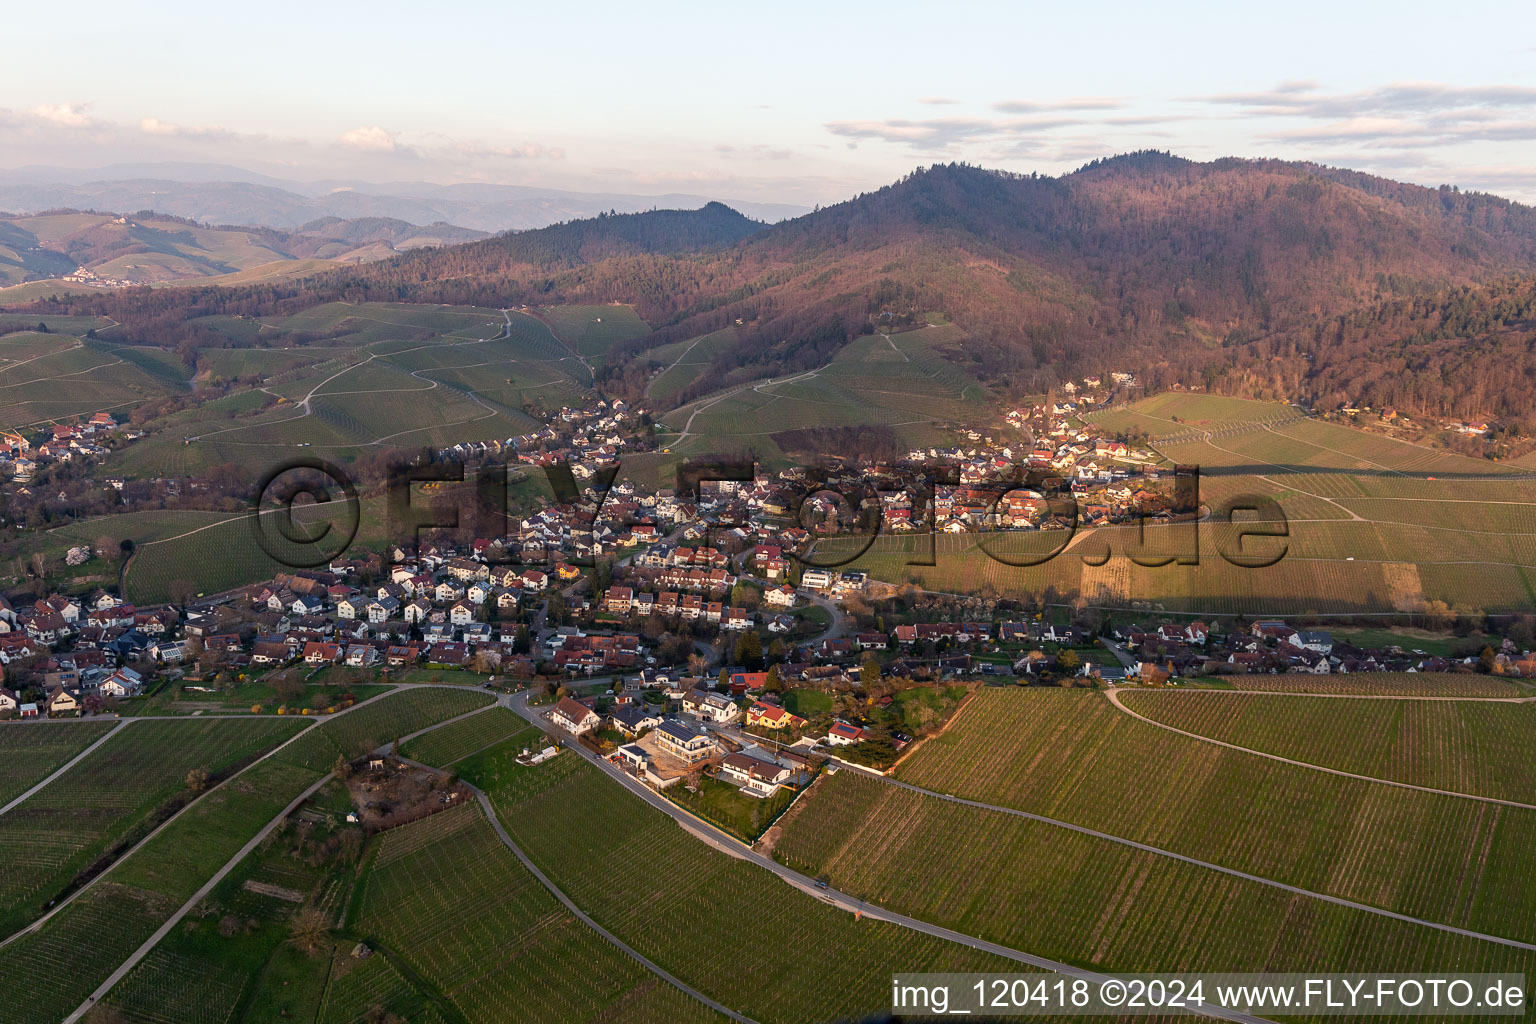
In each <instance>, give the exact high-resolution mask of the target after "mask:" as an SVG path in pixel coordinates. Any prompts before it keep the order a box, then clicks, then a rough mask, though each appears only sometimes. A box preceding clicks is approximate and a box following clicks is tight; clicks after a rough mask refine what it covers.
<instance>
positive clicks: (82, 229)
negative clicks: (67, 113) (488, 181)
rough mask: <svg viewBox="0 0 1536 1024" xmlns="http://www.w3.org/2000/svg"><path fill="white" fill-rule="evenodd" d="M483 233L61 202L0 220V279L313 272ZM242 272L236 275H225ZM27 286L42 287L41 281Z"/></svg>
mask: <svg viewBox="0 0 1536 1024" xmlns="http://www.w3.org/2000/svg"><path fill="white" fill-rule="evenodd" d="M484 235H485V233H484V232H482V231H473V230H470V229H469V228H460V227H454V226H453V225H451V224H432V225H429V226H426V227H418V226H416V225H414V224H408V223H406V222H405V221H402V220H391V219H389V218H384V217H365V218H357V219H353V220H341V219H339V218H335V217H323V218H321V219H319V220H314V221H311V222H309V223H308V224H304V225H302V226H300V227H299V228H298V229H297V230H294V231H276V230H273V229H271V228H206V227H202V226H200V225H198V224H197V223H196V222H194V221H191V220H183V219H179V218H175V217H169V216H166V215H163V214H146V215H140V214H131V215H126V216H124V215H118V214H112V213H81V212H78V211H69V210H61V211H56V212H52V213H46V214H40V215H37V216H20V217H4V218H0V286H4V285H17V284H22V283H24V282H28V281H42V280H46V279H58V278H68V279H69V280H66V281H65V282H64V284H63V285H61V286H58V287H64V288H66V290H67V289H68V288H69V287H75V288H76V289H77V290H80V289H89V288H91V287H93V285H99V284H110V285H123V284H165V283H169V282H173V281H182V280H187V279H204V278H224V277H226V276H228V275H242V274H246V275H249V273H250V272H253V271H256V269H257V268H259V267H269V268H270V267H272V266H273V265H274V264H277V265H279V266H281V267H282V268H283V269H284V271H285V272H287V273H298V272H304V271H308V272H314V271H315V270H317V269H319V268H321V267H323V266H325V265H326V264H325V263H322V262H320V261H336V262H343V263H362V262H366V261H368V260H376V259H383V258H385V257H388V256H393V255H395V254H396V253H398V252H400V251H403V250H406V249H410V248H414V247H416V246H422V245H451V244H453V243H456V242H467V241H471V240H473V239H476V238H482V237H484ZM280 261H281V262H280ZM288 264H292V266H288ZM267 273H271V271H270V270H269V271H268V272H267ZM247 279H248V276H247V277H235V278H232V279H231V283H242V282H243V281H245V280H247ZM49 287H50V288H53V287H54V286H52V285H51V284H50V286H49ZM30 290H32V291H35V292H37V293H38V294H41V293H42V291H43V290H45V289H41V288H40V287H39V288H33V289H30Z"/></svg>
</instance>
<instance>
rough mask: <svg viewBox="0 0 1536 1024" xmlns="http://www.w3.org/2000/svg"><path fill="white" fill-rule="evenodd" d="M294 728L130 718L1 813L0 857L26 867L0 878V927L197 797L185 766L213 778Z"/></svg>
mask: <svg viewBox="0 0 1536 1024" xmlns="http://www.w3.org/2000/svg"><path fill="white" fill-rule="evenodd" d="M34 728H38V729H39V730H47V729H49V728H50V727H49V726H39V727H34ZM298 728H299V726H298V724H297V723H294V722H285V721H280V720H276V719H249V720H245V721H241V720H231V719H209V720H207V721H183V722H167V721H154V720H146V721H135V722H131V723H130V724H129V725H128V726H127V727H126V728H124V729H122V730H120V731H119V732H118V733H117V734H116V735H114V736H113V737H111V738H110V739H109V740H107V742H106V743H104V744H102V745H101V746H100V747H98V748H97V749H96V750H95V751H93V752H92V753H91V754H90V755H89V756H87V757H86V758H85V759H84V760H82V761H81V762H80V763H79V764H77V765H75V766H74V767H72V768H70V769H69V770H68V771H67V772H65V773H63V774H62V775H60V776H58V777H57V778H55V779H53V780H52V781H50V782H49V783H48V785H47V786H45V787H44V788H43V789H41V790H39V791H38V792H37V793H35V794H33V795H32V796H30V797H28V798H27V799H26V800H24V801H23V802H22V803H20V804H18V805H16V806H15V807H13V808H11V810H10V811H8V812H7V813H6V814H4V815H0V861H3V862H4V863H7V864H13V865H18V866H19V865H25V869H23V870H16V871H9V872H6V873H5V874H4V876H0V931H3V932H4V934H7V935H8V934H10V933H11V932H12V931H14V930H15V929H16V928H17V927H19V926H20V925H22V924H24V923H26V922H27V921H30V920H32V919H33V918H35V917H36V916H37V915H38V913H39V912H40V911H41V910H42V908H43V907H44V906H45V905H46V903H47V902H48V901H49V900H50V899H52V898H54V897H55V896H57V895H59V894H60V893H61V892H63V891H64V890H65V889H66V888H67V887H68V886H69V884H70V882H71V881H72V880H74V879H75V878H76V876H77V874H79V873H80V872H82V871H84V870H85V869H87V868H88V867H89V866H90V865H91V864H92V863H93V862H95V861H96V860H97V859H98V858H100V857H102V856H103V855H105V854H108V853H109V851H112V850H114V849H116V848H119V847H120V846H122V845H125V844H128V843H132V842H136V841H137V840H139V839H140V838H142V837H143V835H144V834H145V833H147V832H148V831H149V830H150V829H151V828H153V827H154V825H155V824H156V823H157V819H158V818H159V817H160V816H162V815H164V814H166V813H168V809H167V808H168V806H169V809H170V810H174V809H175V806H176V805H175V804H174V803H169V804H168V802H172V801H173V799H174V798H178V797H179V798H181V799H191V798H193V797H195V796H196V794H195V793H194V792H190V791H188V790H187V786H186V780H187V773H188V772H189V771H191V770H193V769H198V768H200V769H203V770H205V771H207V772H208V773H209V775H210V776H214V777H215V778H217V776H218V774H219V773H220V772H223V771H225V770H227V769H229V768H230V766H232V765H235V764H237V763H239V762H240V761H242V760H245V759H247V758H251V757H254V756H256V755H257V754H259V753H261V752H262V751H264V750H266V749H268V748H270V747H271V746H273V745H274V744H276V743H277V742H279V741H280V740H282V739H285V738H287V737H288V736H291V735H292V734H293V733H294V732H295V731H296V730H297V729H298Z"/></svg>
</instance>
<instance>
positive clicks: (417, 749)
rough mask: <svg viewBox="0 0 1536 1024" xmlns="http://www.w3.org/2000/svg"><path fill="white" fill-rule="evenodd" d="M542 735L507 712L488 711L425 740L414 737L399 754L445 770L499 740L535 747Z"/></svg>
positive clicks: (441, 730) (433, 731) (431, 735)
mask: <svg viewBox="0 0 1536 1024" xmlns="http://www.w3.org/2000/svg"><path fill="white" fill-rule="evenodd" d="M543 735H544V734H543V732H542V731H541V730H539V729H536V728H534V727H533V726H530V725H529V724H528V722H527V720H526V719H524V718H523V717H522V716H521V715H519V714H518V713H517V712H515V711H513V710H512V709H511V708H491V709H490V710H488V711H484V712H481V713H480V714H478V715H471V716H470V717H468V718H466V719H463V720H462V721H458V722H454V723H453V724H452V725H445V726H443V727H442V728H440V729H433V730H432V731H431V732H429V733H427V734H426V735H425V736H418V737H416V739H414V740H411V741H410V742H409V743H407V744H405V745H404V746H402V747H401V748H400V752H401V753H402V754H404V755H405V756H406V757H409V758H410V759H411V760H413V761H420V762H421V763H422V764H428V765H431V766H432V767H434V768H447V767H449V766H450V765H452V764H454V763H456V762H458V761H461V760H463V759H464V758H466V757H468V756H469V755H470V754H473V753H474V752H475V751H477V750H484V749H485V748H486V747H490V746H495V745H496V744H497V743H500V742H501V741H502V740H511V741H513V742H516V743H518V744H521V745H523V746H527V745H530V744H536V743H537V742H538V741H539V740H542V739H543Z"/></svg>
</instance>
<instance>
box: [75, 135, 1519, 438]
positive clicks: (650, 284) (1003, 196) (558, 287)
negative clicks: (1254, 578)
mask: <svg viewBox="0 0 1536 1024" xmlns="http://www.w3.org/2000/svg"><path fill="white" fill-rule="evenodd" d="M1533 269H1536V211H1533V210H1532V209H1530V208H1528V207H1524V206H1521V205H1518V204H1514V203H1510V202H1508V201H1505V200H1502V199H1499V198H1497V197H1493V196H1486V195H1478V194H1471V193H1462V192H1459V191H1456V190H1454V189H1449V188H1442V189H1427V188H1421V187H1418V186H1412V185H1404V184H1401V183H1398V182H1392V181H1387V180H1385V179H1380V178H1374V177H1371V176H1368V175H1363V174H1358V173H1356V172H1352V171H1343V170H1337V169H1333V168H1325V167H1320V166H1316V165H1311V164H1300V163H1285V162H1279V161H1253V160H1237V159H1227V160H1218V161H1214V162H1210V163H1195V162H1191V161H1188V160H1183V159H1180V158H1178V157H1173V156H1170V155H1167V154H1161V153H1139V154H1132V155H1128V156H1123V157H1116V158H1113V159H1108V160H1102V161H1096V162H1094V163H1092V164H1089V165H1087V166H1086V167H1084V168H1082V169H1081V170H1079V171H1077V172H1075V173H1073V174H1069V175H1064V176H1062V177H1057V178H1052V177H1043V176H1037V175H1015V174H1007V173H1002V172H996V171H988V170H983V169H980V168H976V167H970V166H965V165H947V166H935V167H932V168H928V169H926V170H921V171H917V172H914V173H913V174H911V175H909V176H907V177H906V178H904V179H902V180H901V181H899V182H896V183H894V184H892V185H890V186H887V187H885V188H882V189H880V190H878V191H876V192H872V193H868V194H865V195H861V196H858V197H857V198H854V199H851V200H849V201H847V202H844V203H840V204H838V205H835V206H831V207H828V208H825V209H822V210H818V211H817V212H815V213H812V214H808V215H806V216H803V217H800V218H797V219H795V220H791V221H786V222H783V223H780V224H777V225H774V226H771V227H768V226H764V225H761V224H758V223H756V222H754V221H751V220H749V219H747V218H745V217H742V216H741V215H740V214H737V213H735V212H734V211H732V210H730V209H728V208H726V207H724V206H721V205H719V204H711V205H709V206H707V207H705V208H703V209H702V210H696V211H653V212H650V213H642V214H625V215H610V216H606V217H599V218H594V219H590V220H582V221H573V222H570V223H567V224H561V225H556V226H553V227H550V228H545V229H541V230H538V231H528V232H519V233H514V234H507V235H500V236H496V237H494V238H489V239H483V240H480V241H476V242H471V243H468V244H465V245H459V246H452V247H445V248H440V249H433V250H422V251H416V252H411V253H407V254H403V255H401V256H398V257H394V258H392V259H388V260H382V261H379V262H377V263H373V264H369V265H367V266H362V267H357V268H348V269H346V270H340V271H332V272H329V273H327V274H324V275H321V276H318V277H315V278H310V279H307V280H306V281H304V282H303V283H302V285H294V284H290V283H282V282H278V283H272V284H268V285H262V286H255V287H250V288H245V289H232V290H227V291H220V290H216V289H194V290H187V291H185V292H182V293H180V294H177V295H168V294H165V293H153V294H145V293H142V292H129V293H120V294H115V295H110V296H101V297H95V296H92V297H89V298H86V299H71V300H64V301H65V302H66V303H67V304H69V305H71V306H73V307H76V308H79V309H80V310H81V311H86V309H87V308H89V310H90V311H96V312H105V313H107V314H108V315H111V316H113V317H115V318H117V319H118V320H120V321H122V322H123V323H124V324H125V325H127V329H128V331H129V332H130V335H131V336H133V337H137V338H140V339H142V340H145V341H151V340H154V341H156V342H157V343H161V344H164V343H166V342H167V341H169V342H171V343H172V344H182V345H193V346H195V345H198V344H213V343H218V344H227V340H216V339H206V338H200V337H198V336H197V331H196V328H195V326H190V327H189V326H185V325H184V323H183V324H182V325H181V326H178V323H180V322H183V321H185V320H186V319H188V317H189V315H190V314H192V313H193V312H194V311H195V312H199V313H207V312H240V313H248V314H249V313H257V314H259V313H266V312H275V311H281V310H283V309H285V308H291V307H292V306H294V305H296V304H298V303H302V302H313V301H320V300H324V299H328V298H346V299H390V300H419V301H431V302H455V303H476V304H486V305H490V304H496V305H504V304H508V303H522V302H540V303H547V302H559V301H583V302H598V301H622V302H630V303H633V304H634V305H635V306H636V307H637V308H638V309H639V311H640V313H641V315H642V316H643V317H645V318H646V319H647V320H648V321H649V322H650V323H651V324H652V325H653V326H655V327H657V328H658V330H657V331H656V333H655V334H653V335H650V336H649V337H648V338H646V339H644V340H636V341H634V342H631V343H629V344H630V346H631V348H630V350H629V351H628V353H618V354H619V355H623V354H638V353H639V348H640V346H642V345H644V346H649V345H658V344H663V343H665V342H667V341H669V340H675V339H678V338H682V337H691V336H697V335H700V334H703V333H706V332H708V331H712V330H717V329H719V328H720V327H723V326H725V325H727V324H732V323H734V322H735V321H737V320H740V321H741V322H742V328H741V329H740V331H739V332H738V334H739V338H740V340H739V343H738V344H737V345H736V346H735V347H733V348H730V349H727V350H725V351H723V352H721V353H720V354H719V355H718V357H717V360H716V364H715V366H714V368H713V370H712V371H711V372H710V373H706V374H704V375H703V376H702V377H701V378H700V379H699V380H698V381H697V382H696V383H695V384H694V385H693V390H694V392H703V391H706V390H710V389H712V388H714V387H716V386H718V382H719V380H720V378H721V377H723V376H724V374H725V373H726V372H728V371H730V370H735V369H739V368H740V367H742V366H747V367H750V368H754V369H757V368H760V369H761V370H762V372H763V373H779V372H784V371H787V370H796V369H804V368H809V367H812V366H817V365H821V364H822V363H823V362H825V361H826V360H827V359H828V358H830V356H831V354H832V353H833V352H834V351H835V350H836V349H837V348H838V347H839V346H841V345H842V344H844V343H845V342H846V341H847V340H848V338H850V337H852V336H854V335H857V334H858V333H860V332H863V331H867V330H870V329H871V327H872V325H873V324H875V323H877V322H886V323H901V322H903V321H904V320H906V319H910V318H912V317H914V316H916V315H919V314H921V313H924V312H932V311H940V312H943V313H946V314H948V315H949V316H950V317H952V318H953V319H954V320H955V321H956V322H957V323H959V324H960V325H961V326H962V327H963V328H965V330H966V332H967V334H968V336H969V339H970V340H969V342H968V343H967V344H966V346H965V351H964V353H963V356H964V358H965V359H966V360H967V361H969V362H970V363H971V364H972V365H973V368H974V370H975V372H977V373H979V374H981V375H983V376H985V377H987V378H988V379H990V380H991V381H993V382H995V383H998V384H1001V385H1003V386H1005V387H1016V388H1020V389H1028V388H1038V387H1041V386H1044V385H1048V384H1049V383H1051V382H1053V381H1054V380H1056V379H1058V378H1059V376H1061V375H1062V374H1064V373H1072V372H1075V371H1089V372H1092V371H1102V370H1104V369H1107V368H1108V367H1109V365H1110V364H1111V363H1115V364H1125V365H1128V366H1133V367H1135V368H1136V369H1137V370H1138V372H1139V373H1141V375H1142V377H1143V379H1144V380H1146V382H1147V383H1148V385H1149V386H1151V387H1154V388H1156V387H1162V386H1167V385H1169V384H1171V383H1173V382H1175V381H1189V380H1192V379H1196V378H1201V377H1203V378H1204V379H1205V380H1206V381H1207V382H1209V383H1212V384H1215V385H1217V386H1221V387H1225V388H1229V389H1231V390H1235V391H1239V392H1242V393H1250V394H1258V393H1266V392H1267V393H1269V394H1271V395H1284V396H1287V397H1292V396H1300V395H1306V394H1309V393H1314V394H1323V393H1326V394H1329V395H1335V394H1344V393H1347V392H1350V391H1351V390H1354V389H1357V388H1358V386H1359V385H1360V384H1361V383H1362V382H1363V376H1362V373H1361V372H1360V371H1361V370H1362V360H1363V359H1365V360H1368V353H1369V351H1370V350H1371V349H1373V348H1375V347H1381V348H1382V349H1383V351H1385V350H1386V347H1387V346H1391V345H1393V344H1396V343H1397V342H1399V341H1401V340H1402V339H1401V338H1399V337H1398V336H1397V335H1395V334H1393V332H1394V331H1396V330H1398V329H1399V327H1401V329H1404V330H1410V331H1412V332H1415V333H1417V332H1419V331H1420V330H1421V328H1422V327H1423V326H1424V325H1423V323H1422V322H1420V321H1414V320H1411V318H1408V317H1405V316H1403V315H1399V314H1396V313H1393V314H1382V313H1379V312H1373V311H1380V310H1384V309H1389V308H1396V306H1395V305H1394V304H1399V303H1402V302H1405V301H1407V302H1410V303H1411V302H1414V301H1417V302H1419V303H1420V304H1421V305H1427V306H1428V307H1437V306H1444V305H1445V304H1447V303H1451V302H1453V301H1454V302H1459V303H1462V304H1466V303H1474V304H1475V303H1476V302H1478V301H1479V299H1478V296H1480V295H1484V294H1489V295H1490V296H1491V294H1492V293H1489V292H1487V287H1486V286H1490V285H1491V283H1492V282H1497V281H1501V280H1504V279H1508V278H1511V277H1514V276H1517V275H1522V274H1528V273H1530V272H1532V270H1533ZM1465 288H1471V290H1470V291H1464V292H1457V291H1456V289H1465ZM1453 295H1460V296H1461V297H1460V298H1458V299H1454V300H1453V298H1452V296H1453ZM1373 316H1374V317H1385V319H1383V320H1379V321H1373V322H1376V323H1377V325H1378V326H1376V327H1373V328H1371V329H1368V330H1367V329H1364V328H1360V327H1354V326H1344V327H1340V323H1341V321H1340V318H1345V320H1346V321H1347V322H1348V323H1350V324H1353V323H1357V322H1360V321H1359V320H1358V318H1359V317H1366V318H1367V319H1369V318H1371V317H1373ZM1351 318H1354V319H1351ZM1392 325H1398V326H1392ZM150 328H153V329H152V330H151V329H150ZM1437 331H1439V332H1440V333H1443V329H1439V328H1437ZM1432 333H1434V332H1432ZM1495 335H1496V336H1498V337H1499V338H1502V339H1503V340H1502V341H1500V342H1499V343H1498V344H1494V343H1493V342H1492V340H1491V339H1492V337H1493V336H1495ZM1508 343H1509V338H1508V336H1507V334H1501V333H1500V332H1499V331H1498V330H1495V331H1493V333H1492V334H1491V335H1490V342H1489V343H1488V344H1485V345H1482V346H1475V347H1474V348H1473V349H1469V350H1468V352H1469V355H1468V356H1467V358H1468V359H1470V360H1471V361H1472V363H1473V364H1474V366H1473V368H1474V369H1475V368H1476V366H1478V365H1481V362H1480V361H1486V360H1490V359H1492V358H1494V357H1493V355H1492V353H1493V352H1495V351H1504V352H1505V354H1506V355H1507V349H1506V348H1505V346H1507V344H1508ZM1454 345H1455V341H1454V339H1451V338H1448V337H1435V338H1432V339H1429V340H1425V341H1422V342H1416V343H1415V347H1414V349H1413V357H1414V360H1415V362H1414V363H1413V365H1407V364H1406V362H1405V365H1404V371H1403V372H1405V373H1407V374H1408V375H1409V377H1410V378H1411V377H1412V375H1413V374H1415V373H1417V372H1419V371H1418V370H1416V369H1415V368H1414V367H1415V366H1417V367H1424V366H1427V365H1429V363H1430V362H1433V363H1434V364H1435V365H1437V366H1443V365H1447V362H1446V360H1445V359H1443V358H1441V357H1443V356H1445V355H1446V353H1447V352H1448V351H1449V349H1450V348H1452V347H1454ZM1330 346H1340V348H1339V350H1338V351H1337V352H1336V353H1335V352H1332V351H1331V350H1330ZM1426 346H1427V348H1426ZM1397 351H1399V352H1403V351H1406V350H1404V349H1402V347H1401V346H1399V348H1398V349H1397ZM1362 353H1364V354H1362ZM1407 358H1408V357H1407V356H1403V359H1404V360H1405V361H1406V360H1407ZM615 361H616V360H615ZM1314 364H1315V366H1314ZM1457 365H1458V367H1459V372H1465V371H1466V370H1467V369H1468V367H1466V366H1465V365H1462V364H1459V363H1458V364H1457ZM1350 367H1354V369H1350ZM1324 369H1326V370H1327V374H1328V376H1326V377H1324V376H1320V374H1322V372H1323V370H1324ZM1400 390H1401V389H1400ZM1408 390H1412V389H1411V388H1410V389H1408ZM1431 390H1432V389H1422V391H1421V392H1416V394H1420V395H1421V398H1414V397H1411V396H1410V398H1409V400H1408V401H1405V402H1401V403H1399V404H1401V405H1403V406H1405V407H1406V408H1409V409H1412V408H1414V407H1415V406H1414V403H1415V402H1417V401H1420V400H1422V401H1424V402H1429V401H1432V400H1437V399H1431V398H1430V397H1428V396H1429V394H1430V391H1431ZM683 397H684V398H686V397H687V394H685V395H684V396H683ZM1420 411H1426V412H1427V411H1430V410H1429V409H1427V408H1425V409H1421V410H1420ZM1480 411H1482V412H1484V413H1486V414H1489V415H1492V414H1494V409H1492V408H1487V409H1483V410H1480Z"/></svg>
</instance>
